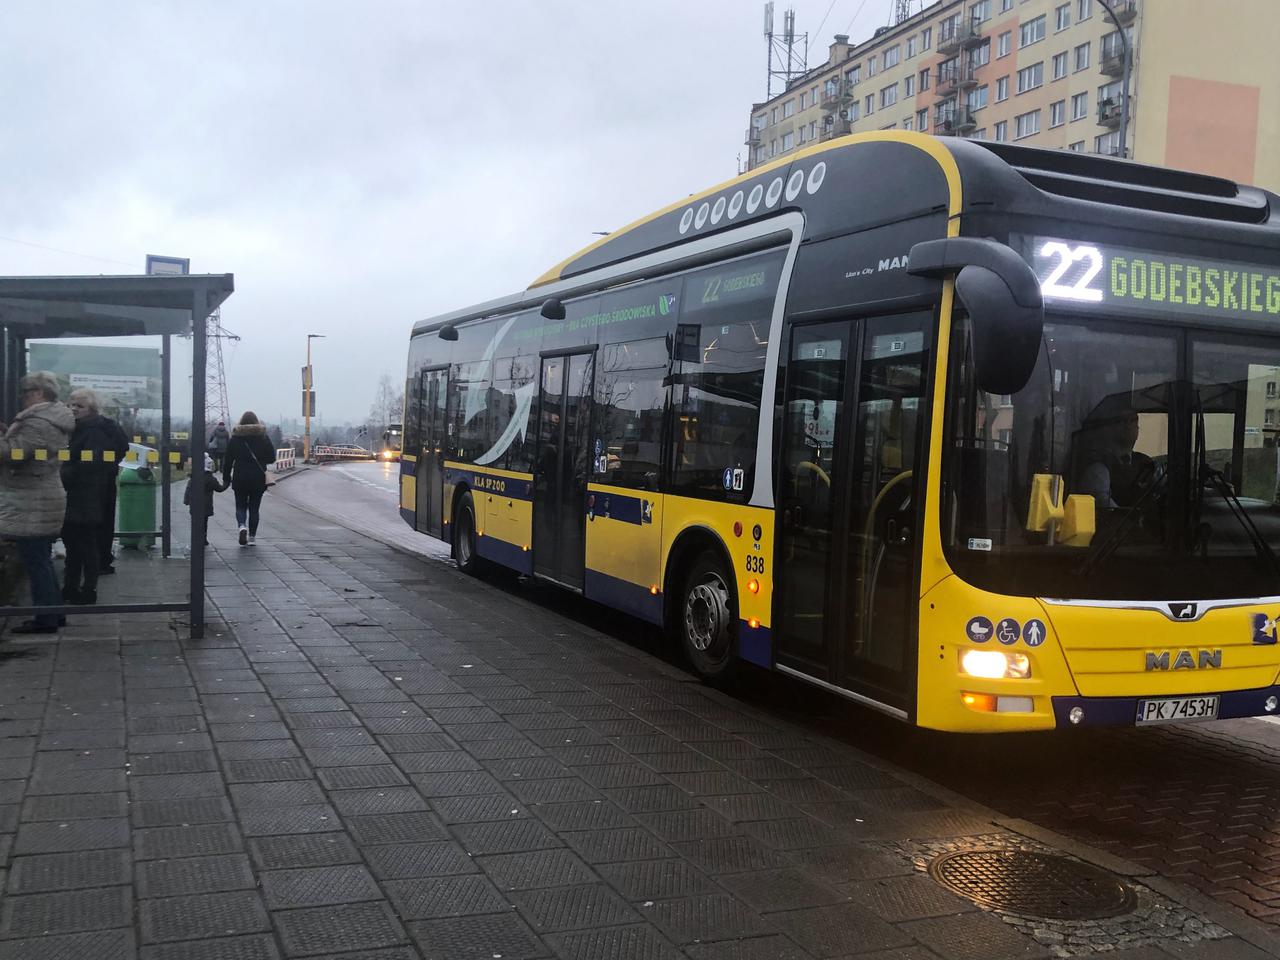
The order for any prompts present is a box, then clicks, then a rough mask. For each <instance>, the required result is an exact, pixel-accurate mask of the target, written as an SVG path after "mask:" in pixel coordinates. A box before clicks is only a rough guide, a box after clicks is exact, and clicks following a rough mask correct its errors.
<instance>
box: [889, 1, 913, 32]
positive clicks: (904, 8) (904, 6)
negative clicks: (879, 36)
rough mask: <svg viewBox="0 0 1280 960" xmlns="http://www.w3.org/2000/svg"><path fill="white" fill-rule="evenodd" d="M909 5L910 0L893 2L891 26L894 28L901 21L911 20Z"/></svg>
mask: <svg viewBox="0 0 1280 960" xmlns="http://www.w3.org/2000/svg"><path fill="white" fill-rule="evenodd" d="M911 3H912V0H893V25H894V26H895V27H896V26H897V25H898V24H900V23H902V22H903V21H905V20H910V19H911Z"/></svg>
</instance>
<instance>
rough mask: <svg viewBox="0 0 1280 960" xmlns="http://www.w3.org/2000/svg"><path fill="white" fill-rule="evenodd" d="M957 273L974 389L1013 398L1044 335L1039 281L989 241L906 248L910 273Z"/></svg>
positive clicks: (1002, 247) (950, 241)
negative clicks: (969, 330) (968, 333)
mask: <svg viewBox="0 0 1280 960" xmlns="http://www.w3.org/2000/svg"><path fill="white" fill-rule="evenodd" d="M956 270H958V271H959V273H958V275H957V276H956V295H957V296H958V297H959V298H960V301H961V302H962V303H963V304H964V307H965V309H966V310H967V311H968V312H969V316H970V318H971V320H972V324H973V360H974V366H975V367H976V373H977V379H978V386H979V387H981V388H982V389H983V390H985V391H987V392H988V393H999V394H1007V393H1017V392H1018V391H1019V390H1021V389H1022V388H1023V387H1024V386H1026V384H1027V381H1028V380H1029V379H1031V373H1032V371H1033V370H1035V366H1036V357H1037V355H1038V354H1039V352H1040V341H1041V337H1042V336H1043V334H1044V300H1043V298H1042V297H1041V295H1040V281H1039V280H1038V279H1037V278H1036V275H1035V273H1034V272H1033V271H1032V269H1031V267H1030V265H1029V264H1028V263H1027V262H1026V261H1025V260H1023V259H1022V258H1021V257H1019V256H1018V255H1017V254H1016V253H1014V252H1013V251H1012V250H1010V249H1009V248H1008V247H1007V246H1005V245H1004V244H1002V243H997V242H996V241H994V240H985V239H979V238H973V237H948V238H946V239H944V240H926V241H924V242H923V243H917V244H916V245H915V246H914V247H912V248H911V254H910V257H909V260H908V266H907V271H908V272H909V273H912V274H916V275H918V276H938V277H940V276H944V275H946V274H947V273H950V272H952V271H956Z"/></svg>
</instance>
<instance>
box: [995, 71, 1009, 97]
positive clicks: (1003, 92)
mask: <svg viewBox="0 0 1280 960" xmlns="http://www.w3.org/2000/svg"><path fill="white" fill-rule="evenodd" d="M1008 99H1009V78H1008V77H1001V78H1000V79H999V80H997V81H996V103H1001V102H1003V101H1005V100H1008Z"/></svg>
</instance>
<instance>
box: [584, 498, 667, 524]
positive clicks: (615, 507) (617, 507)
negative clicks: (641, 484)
mask: <svg viewBox="0 0 1280 960" xmlns="http://www.w3.org/2000/svg"><path fill="white" fill-rule="evenodd" d="M644 500H648V501H649V503H650V504H652V503H653V498H652V497H646V498H644V499H641V498H640V497H629V496H627V495H626V494H625V493H614V492H613V491H612V490H610V491H608V492H606V491H603V490H589V491H588V492H587V513H588V514H589V515H591V516H593V517H603V518H604V519H605V520H621V521H622V522H623V523H634V524H636V525H637V526H639V525H640V524H641V523H642V522H644ZM651 516H652V514H651Z"/></svg>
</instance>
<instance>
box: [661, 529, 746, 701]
mask: <svg viewBox="0 0 1280 960" xmlns="http://www.w3.org/2000/svg"><path fill="white" fill-rule="evenodd" d="M729 582H730V580H729V577H728V575H727V574H726V573H725V572H724V565H723V564H722V563H721V562H720V560H719V559H718V558H717V556H716V555H715V554H714V553H713V552H712V551H710V550H706V551H704V552H703V553H702V554H700V555H699V556H698V558H697V560H695V561H694V563H693V565H692V566H691V567H690V568H689V575H688V576H687V577H686V578H685V581H684V590H683V592H682V595H681V603H680V609H679V610H678V611H677V621H676V628H677V630H678V631H679V633H680V641H681V646H682V647H683V648H684V655H685V658H686V659H687V660H688V661H689V665H690V666H691V667H693V669H694V671H695V672H696V673H697V674H698V675H699V676H701V677H702V678H703V679H704V680H708V681H711V682H721V681H724V680H727V679H728V678H729V676H730V675H731V674H732V673H733V670H734V667H735V665H736V664H737V656H736V654H737V649H736V648H737V632H738V629H737V627H738V623H737V614H736V613H735V612H734V602H733V591H732V589H731V588H730V587H729Z"/></svg>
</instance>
